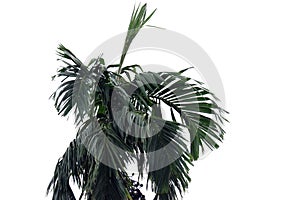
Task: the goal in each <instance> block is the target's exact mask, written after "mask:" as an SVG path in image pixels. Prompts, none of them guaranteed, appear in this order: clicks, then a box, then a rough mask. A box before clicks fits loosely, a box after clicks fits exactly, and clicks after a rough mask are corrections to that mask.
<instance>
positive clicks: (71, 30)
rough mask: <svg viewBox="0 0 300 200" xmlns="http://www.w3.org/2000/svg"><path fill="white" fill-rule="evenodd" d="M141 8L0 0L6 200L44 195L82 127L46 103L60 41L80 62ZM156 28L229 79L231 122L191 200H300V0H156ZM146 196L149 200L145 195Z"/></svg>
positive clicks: (200, 172)
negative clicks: (185, 43) (192, 47)
mask: <svg viewBox="0 0 300 200" xmlns="http://www.w3.org/2000/svg"><path fill="white" fill-rule="evenodd" d="M133 5H134V1H131V2H130V1H122V0H119V1H115V0H110V1H100V0H97V1H89V0H86V1H80V2H79V1H74V0H73V1H54V0H52V1H32V0H28V1H6V2H4V1H1V3H0V22H1V23H0V27H1V31H0V34H1V37H0V56H1V67H0V69H1V78H0V87H1V88H0V89H1V94H2V95H1V100H0V101H1V104H0V113H1V140H0V141H1V145H0V154H1V164H0V168H1V169H0V184H1V186H0V188H1V199H34V200H40V199H50V197H48V198H45V190H46V186H47V184H48V182H49V180H50V178H51V176H52V173H53V170H54V167H55V164H56V162H57V159H58V157H59V156H61V155H62V153H63V152H64V150H65V148H66V147H67V146H68V143H69V141H71V139H72V138H73V137H74V134H75V131H74V128H73V125H72V123H71V122H70V121H66V120H65V119H62V118H61V117H59V116H57V114H56V112H55V109H54V107H53V102H52V101H50V100H48V97H49V95H50V94H51V92H52V91H53V90H54V89H55V87H56V84H55V83H53V82H51V79H50V77H51V75H53V74H54V73H55V71H56V68H57V67H58V66H59V63H58V62H57V61H56V58H57V57H56V55H55V49H56V47H57V45H58V44H59V43H63V44H64V45H65V46H67V47H68V48H70V49H71V50H72V51H73V52H74V53H75V54H76V55H77V56H78V57H79V58H81V59H82V60H84V59H85V58H86V57H87V56H88V55H89V54H90V53H91V51H92V50H94V49H95V48H96V47H97V46H98V45H99V44H101V42H103V41H105V40H106V39H109V38H110V37H111V36H113V35H115V34H118V33H120V32H122V31H125V30H126V28H127V24H128V21H129V17H130V14H131V11H132V8H133ZM149 7H150V8H151V9H154V8H158V11H157V13H156V14H155V16H154V17H153V18H152V20H151V22H150V24H152V25H157V26H161V27H165V28H168V29H170V30H175V31H178V32H180V33H182V34H185V35H186V36H188V37H190V38H191V39H193V40H194V41H196V42H197V43H198V44H199V45H201V46H202V47H203V48H204V50H205V51H206V52H207V53H208V54H209V55H210V57H211V58H212V60H213V61H214V63H215V65H216V66H217V68H218V71H219V73H220V75H221V77H222V81H223V84H224V87H225V92H226V104H227V110H229V111H230V115H229V116H228V117H229V119H230V121H231V123H230V124H228V125H227V126H226V130H227V132H228V134H227V135H226V139H225V142H224V144H223V145H222V147H221V148H220V149H219V150H217V151H215V152H213V153H212V154H210V155H209V156H208V157H207V158H206V159H204V160H200V161H198V162H197V163H196V165H195V167H194V168H193V169H192V170H191V177H192V183H191V184H190V188H189V191H188V193H187V194H186V195H185V197H184V199H187V200H197V199H203V200H220V199H231V200H240V199H243V200H248V199H249V200H250V199H251V200H253V199H273V200H274V199H289V200H294V199H295V200H296V199H300V192H299V186H300V172H299V169H300V162H299V153H300V149H299V139H300V131H299V128H298V127H299V111H300V109H299V101H300V95H299V85H300V84H299V68H300V57H299V53H300V28H299V24H300V23H299V21H300V20H299V19H300V12H299V9H300V5H299V4H298V1H291V0H284V1H283V0H282V1H275V0H272V1H266V0H252V1H241V0H236V1H233V0H228V1H216V0H210V1H174V0H172V1H171V0H163V1H149ZM149 199H150V198H149Z"/></svg>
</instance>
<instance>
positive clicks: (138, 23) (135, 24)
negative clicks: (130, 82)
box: [118, 3, 156, 74]
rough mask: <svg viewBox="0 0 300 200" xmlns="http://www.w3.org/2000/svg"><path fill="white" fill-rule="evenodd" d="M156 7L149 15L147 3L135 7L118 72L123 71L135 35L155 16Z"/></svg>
mask: <svg viewBox="0 0 300 200" xmlns="http://www.w3.org/2000/svg"><path fill="white" fill-rule="evenodd" d="M155 11H156V9H155V10H154V11H153V12H152V13H151V14H150V15H149V16H147V4H146V3H145V4H144V5H143V6H142V7H140V5H138V7H137V8H135V7H134V9H133V12H132V15H131V19H130V23H129V26H128V31H127V35H126V39H125V43H124V47H123V51H122V56H121V59H120V65H119V70H118V74H120V73H121V68H122V65H123V62H124V59H125V57H126V54H127V51H128V49H129V47H130V44H131V42H132V41H133V39H134V38H135V36H136V35H137V34H138V32H139V31H140V30H141V28H142V27H143V26H144V25H145V24H146V23H147V22H148V21H149V20H150V18H151V17H152V16H153V14H154V13H155Z"/></svg>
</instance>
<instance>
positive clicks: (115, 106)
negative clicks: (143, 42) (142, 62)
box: [47, 4, 226, 200]
mask: <svg viewBox="0 0 300 200" xmlns="http://www.w3.org/2000/svg"><path fill="white" fill-rule="evenodd" d="M153 13H154V12H152V13H151V14H150V15H149V16H147V15H146V4H145V5H143V6H142V7H140V6H139V7H138V8H137V9H134V11H133V14H132V17H131V21H130V25H129V31H128V34H127V37H126V41H125V44H124V49H123V52H122V57H121V60H120V63H119V64H116V65H109V66H106V65H105V62H104V59H103V58H101V57H99V58H95V59H93V60H92V61H91V62H90V63H89V65H88V66H85V65H84V64H83V63H82V62H81V61H80V60H79V59H78V58H77V57H76V56H75V55H74V54H73V53H72V52H71V51H70V50H68V49H67V48H65V47H64V46H63V45H59V47H58V51H57V53H58V55H59V56H60V59H59V60H60V61H62V62H63V63H64V64H65V65H64V66H63V67H61V68H60V69H59V70H58V72H57V75H56V76H55V77H62V80H61V85H60V86H59V88H58V89H57V91H56V92H54V93H53V95H52V98H53V99H54V101H55V104H54V105H55V108H56V109H57V111H58V114H59V115H61V116H68V115H70V114H74V115H75V124H76V126H77V127H78V133H77V136H76V138H75V139H74V140H73V141H72V142H71V143H70V146H69V147H68V148H67V150H66V152H65V153H64V154H63V156H62V157H61V158H60V159H59V161H58V163H57V165H56V168H55V172H54V176H53V178H52V180H51V182H50V184H49V187H48V189H47V193H49V192H50V191H52V192H53V198H52V199H53V200H73V199H75V197H74V194H73V191H72V189H71V186H70V180H72V181H73V182H74V183H75V184H76V185H77V186H78V187H79V188H80V189H81V192H82V193H81V196H80V199H82V198H86V199H88V200H144V199H145V196H144V195H143V194H142V193H141V192H140V188H141V187H142V185H141V184H140V183H138V182H136V181H133V180H131V178H130V177H129V176H128V175H127V173H126V167H125V166H126V164H127V163H130V162H131V161H132V159H133V158H132V155H136V157H138V159H139V161H140V162H139V169H140V171H139V177H142V176H143V173H142V168H143V167H145V166H148V168H149V170H150V172H149V173H148V174H147V186H148V184H149V185H150V186H151V189H152V191H153V192H155V193H156V196H155V199H156V200H175V199H178V196H177V195H178V194H179V195H182V194H183V192H185V191H186V189H187V188H188V184H189V182H190V181H191V178H190V177H189V167H190V166H192V161H194V160H197V159H198V158H199V155H201V154H202V153H204V151H205V150H206V149H215V148H218V145H219V143H220V142H221V141H222V140H223V135H224V134H225V131H224V130H223V129H222V127H221V126H222V123H223V121H224V120H226V119H225V118H224V116H223V115H224V113H226V111H225V110H223V109H222V108H220V107H219V106H218V104H217V103H216V102H217V101H218V99H217V98H216V97H215V96H214V94H212V93H211V92H210V91H209V90H207V89H206V88H205V87H204V86H203V84H202V83H201V82H199V81H197V80H192V79H190V78H189V77H186V76H184V75H183V73H184V72H185V71H186V70H187V69H185V70H182V71H180V72H178V73H175V72H160V73H154V72H143V70H142V67H141V66H139V65H131V66H122V64H123V61H124V59H125V56H126V53H127V50H128V48H129V46H130V44H131V42H132V40H133V39H134V37H135V36H136V35H137V34H138V32H139V30H140V29H141V28H142V27H143V26H144V25H145V23H146V22H147V21H148V20H149V19H150V17H151V16H152V15H153ZM55 77H54V78H55ZM131 77H134V78H133V80H132V79H131ZM163 105H164V106H167V107H168V109H169V110H170V113H169V114H170V116H171V119H172V120H167V119H164V117H163V116H162V109H163V108H162V107H163ZM114 114H115V115H117V116H118V117H117V118H116V117H114ZM176 116H177V117H176ZM185 131H188V133H189V134H190V136H191V138H192V139H193V140H192V142H191V143H190V144H189V145H190V148H191V151H190V152H189V151H188V149H189V147H188V146H187V145H186V139H185V138H184V137H183V133H184V132H185ZM129 133H130V134H129ZM170 144H171V145H170ZM166 146H168V148H165V147H166ZM160 149H163V153H161V154H160V155H159V157H155V158H154V157H151V156H150V155H149V153H150V152H154V151H157V150H160ZM124 152H128V153H124ZM142 153H143V154H145V155H146V157H143V156H140V155H141V154H142ZM178 155H179V156H178ZM170 157H176V159H174V162H172V163H170V164H168V165H166V166H165V167H163V168H160V169H155V166H156V165H157V163H156V162H160V161H163V160H166V159H167V158H170ZM146 158H147V159H146ZM103 160H105V161H106V162H109V163H112V165H113V166H107V165H106V164H105V163H102V162H100V161H103ZM146 160H147V162H146Z"/></svg>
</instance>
